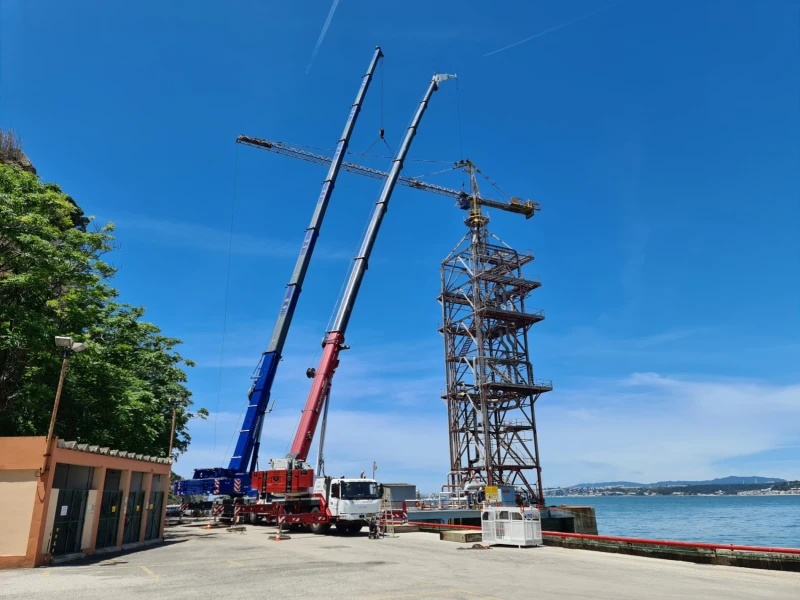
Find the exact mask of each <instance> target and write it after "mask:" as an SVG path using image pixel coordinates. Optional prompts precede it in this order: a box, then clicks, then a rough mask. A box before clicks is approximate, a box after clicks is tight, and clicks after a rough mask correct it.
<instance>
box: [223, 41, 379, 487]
mask: <svg viewBox="0 0 800 600" xmlns="http://www.w3.org/2000/svg"><path fill="white" fill-rule="evenodd" d="M381 57H383V52H382V51H381V49H380V47H376V48H375V53H374V54H373V55H372V60H371V61H370V63H369V68H368V69H367V72H366V74H365V75H364V76H363V78H362V79H361V86H360V87H359V89H358V94H357V95H356V100H355V102H354V103H353V105H352V107H351V108H350V114H349V116H348V117H347V123H346V124H345V126H344V131H343V132H342V136H341V138H340V139H339V143H338V144H337V146H336V152H335V153H334V155H333V158H332V159H330V168H329V169H328V176H327V177H326V178H325V181H324V182H323V184H322V191H321V192H320V195H319V199H318V200H317V206H316V209H315V210H314V215H313V216H312V218H311V224H310V225H309V226H308V229H306V234H305V237H304V238H303V245H302V246H301V247H300V254H299V256H298V257H297V264H296V265H295V268H294V271H293V273H292V277H291V279H290V280H289V284H288V285H287V286H286V293H285V294H284V296H283V301H282V302H281V308H280V311H279V312H278V320H277V321H276V322H275V328H274V330H273V332H272V337H271V338H270V342H269V346H268V347H267V349H266V351H265V352H264V354H263V355H262V357H261V362H260V363H259V366H258V369H257V372H256V376H255V382H254V384H253V386H252V387H251V388H250V392H249V402H248V406H247V412H246V414H245V417H244V421H243V422H242V429H241V430H240V432H239V439H238V441H237V443H236V449H235V450H234V453H233V456H232V457H231V460H230V464H229V465H228V469H229V470H230V471H232V472H234V473H239V472H242V470H245V469H246V470H247V471H253V470H255V468H256V461H257V460H258V446H259V443H260V442H259V440H260V438H261V428H262V426H263V421H264V415H265V413H266V410H267V406H268V404H269V397H270V392H271V389H272V384H273V382H274V380H275V374H276V372H277V369H278V363H279V362H280V360H281V353H282V352H283V346H284V343H285V341H286V335H287V333H288V332H289V326H290V325H291V323H292V317H293V316H294V311H295V308H296V306H297V300H298V298H299V297H300V293H301V291H302V287H303V281H304V279H305V276H306V271H308V266H309V264H310V262H311V256H312V254H313V253H314V247H315V245H316V242H317V238H318V237H319V231H320V228H321V227H322V221H323V220H324V218H325V211H326V210H327V208H328V203H329V201H330V199H331V194H332V193H333V188H334V186H335V185H336V177H337V175H338V174H339V170H340V169H341V166H342V162H343V159H344V155H345V153H346V152H347V145H348V144H349V142H350V136H351V135H352V133H353V128H354V127H355V124H356V120H357V119H358V114H359V112H360V111H361V105H362V103H363V101H364V97H365V96H366V93H367V89H368V88H369V84H370V82H371V81H372V76H373V74H374V73H375V68H376V67H377V64H378V61H379V60H380V59H381ZM248 466H249V468H248Z"/></svg>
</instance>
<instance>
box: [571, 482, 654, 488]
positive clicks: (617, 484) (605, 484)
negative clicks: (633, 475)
mask: <svg viewBox="0 0 800 600" xmlns="http://www.w3.org/2000/svg"><path fill="white" fill-rule="evenodd" d="M647 485H648V484H646V483H634V482H633V481H601V482H600V483H576V484H575V485H571V486H569V487H579V488H580V487H582V488H596V487H597V488H599V487H647Z"/></svg>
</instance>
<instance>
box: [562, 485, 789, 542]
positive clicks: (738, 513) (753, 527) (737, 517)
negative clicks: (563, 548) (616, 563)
mask: <svg viewBox="0 0 800 600" xmlns="http://www.w3.org/2000/svg"><path fill="white" fill-rule="evenodd" d="M546 502H547V505H548V506H558V505H561V504H566V505H567V506H570V505H572V506H594V507H595V511H596V514H597V530H598V533H599V534H600V535H615V536H624V537H638V538H650V539H661V540H677V541H685V542H709V543H718V544H741V545H747V546H774V547H785V548H800V496H577V497H575V496H573V497H554V496H553V497H548V498H546Z"/></svg>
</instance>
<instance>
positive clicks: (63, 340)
mask: <svg viewBox="0 0 800 600" xmlns="http://www.w3.org/2000/svg"><path fill="white" fill-rule="evenodd" d="M56 347H57V348H63V349H64V357H63V360H62V362H61V375H60V376H59V378H58V388H57V389H56V400H55V402H54V403H53V414H52V415H51V416H50V428H49V429H48V430H47V439H46V440H45V446H44V463H43V464H42V469H41V471H40V472H39V475H44V474H45V473H47V471H48V470H49V468H50V465H49V464H48V463H49V462H50V440H52V439H53V428H55V426H56V415H57V414H58V403H59V401H60V400H61V389H62V388H63V387H64V377H65V376H66V374H67V362H69V359H70V357H71V356H72V355H73V354H77V353H78V352H83V351H84V350H86V344H84V343H83V342H74V341H73V340H72V338H71V337H64V336H60V335H57V336H56Z"/></svg>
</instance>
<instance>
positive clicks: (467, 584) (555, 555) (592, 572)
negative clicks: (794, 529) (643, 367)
mask: <svg viewBox="0 0 800 600" xmlns="http://www.w3.org/2000/svg"><path fill="white" fill-rule="evenodd" d="M274 533H275V530H274V529H273V528H271V527H247V528H246V531H245V532H244V533H230V532H228V531H226V530H225V529H213V530H204V529H199V528H197V527H191V526H188V525H183V526H177V527H171V528H169V529H168V530H167V539H166V541H165V542H164V543H162V544H157V545H150V546H143V547H140V548H138V549H136V550H135V551H130V552H125V553H117V554H110V555H109V554H107V555H95V556H94V557H90V558H88V559H83V560H79V561H75V562H71V563H66V564H61V565H56V566H50V567H42V568H38V569H19V570H6V571H0V598H25V599H26V600H28V599H29V600H35V599H38V598H58V599H59V600H72V599H76V600H77V599H81V600H93V599H103V600H106V599H108V598H119V599H122V598H136V597H142V598H144V597H147V598H170V599H179V598H194V599H205V598H229V597H232V596H239V595H241V597H247V598H270V599H281V598H325V599H330V600H337V599H355V598H359V599H372V600H389V599H394V598H398V599H399V598H426V599H437V598H442V599H447V600H454V599H460V598H464V599H476V598H484V599H487V598H488V599H492V598H493V599H498V598H501V599H506V600H508V599H515V598H520V599H530V598H593V599H606V598H607V599H614V600H617V599H623V598H636V599H639V598H724V599H726V600H732V599H737V598H742V599H744V598H747V599H751V598H786V599H791V600H797V599H798V598H800V573H783V572H776V571H761V570H755V569H744V568H737V567H722V566H711V565H695V564H691V563H684V562H675V561H667V560H660V559H652V558H644V557H637V556H625V555H618V554H606V553H601V552H593V551H588V550H571V549H565V548H556V547H539V548H502V547H494V548H492V549H490V550H481V549H472V548H471V544H457V543H453V542H442V541H439V539H438V536H437V535H435V534H430V533H405V534H401V535H399V536H397V537H390V538H383V539H378V540H370V539H368V537H367V535H366V534H365V533H363V534H360V535H356V536H343V535H335V534H334V535H330V536H315V535H312V534H309V533H292V534H291V539H289V540H284V541H280V542H275V541H273V540H271V539H270V538H269V535H270V534H274Z"/></svg>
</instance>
